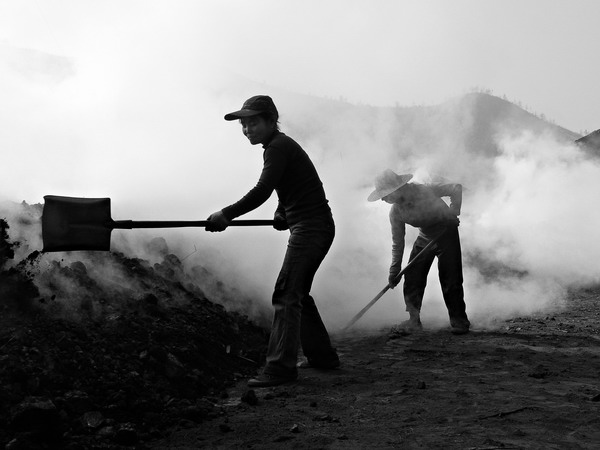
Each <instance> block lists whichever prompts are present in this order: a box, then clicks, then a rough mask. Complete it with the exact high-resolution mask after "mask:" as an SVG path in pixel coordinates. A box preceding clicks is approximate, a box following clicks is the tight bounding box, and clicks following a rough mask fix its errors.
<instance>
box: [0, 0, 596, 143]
mask: <svg viewBox="0 0 600 450" xmlns="http://www.w3.org/2000/svg"><path fill="white" fill-rule="evenodd" d="M599 16H600V2H598V1H596V0H451V1H449V0H414V1H408V0H396V1H391V0H377V1H371V0H303V1H287V0H253V1H245V0H230V1H227V2H223V1H211V0H203V1H167V0H164V1H156V0H140V1H127V0H125V1H123V0H119V1H105V0H103V1H88V0H66V1H65V0H57V1H52V0H49V1H42V0H38V1H33V0H0V43H5V44H9V45H14V46H19V47H27V48H33V49H39V50H44V51H47V52H50V53H53V54H57V55H63V56H68V57H72V58H75V59H76V60H78V61H79V63H80V64H81V60H87V59H92V60H96V61H102V62H103V63H105V64H106V65H105V66H104V67H96V74H97V79H96V83H97V86H98V89H99V91H100V92H102V91H103V90H104V89H109V88H108V86H107V84H110V83H114V82H118V81H117V80H118V79H119V78H120V77H126V76H127V74H128V72H130V70H132V67H133V68H134V69H136V68H137V69H139V68H140V67H141V66H143V65H144V64H145V63H146V58H148V57H151V55H153V54H154V55H155V56H156V57H164V55H165V54H168V55H171V57H172V58H174V59H176V58H178V57H180V56H182V55H187V57H188V58H189V60H190V64H191V65H193V64H197V63H199V61H200V60H201V61H202V63H201V64H202V67H203V71H204V74H205V75H206V76H210V74H211V72H212V73H221V71H222V70H224V69H225V70H230V71H233V72H236V73H239V74H241V75H243V76H245V77H248V78H251V79H255V80H258V81H264V82H265V83H267V84H272V85H276V86H281V87H285V88H288V89H290V90H293V91H297V92H301V93H310V94H315V95H319V96H327V97H332V98H340V97H341V98H344V99H347V100H349V101H351V102H361V103H366V104H372V105H394V104H396V103H398V104H400V105H407V106H409V105H412V104H435V103H439V102H441V101H444V100H446V99H448V98H450V97H452V96H456V95H459V94H461V93H464V92H465V91H467V90H469V89H471V88H472V87H475V86H478V87H483V88H486V89H491V90H492V91H493V93H495V94H497V95H499V96H502V95H506V96H507V98H509V99H510V100H514V101H520V102H522V104H523V106H527V107H529V108H530V109H531V110H532V111H534V112H537V113H543V114H545V115H546V117H548V118H549V119H551V120H553V121H555V122H556V123H557V124H558V125H561V126H563V127H566V128H568V129H570V130H572V131H575V132H579V131H582V130H589V131H593V130H595V129H597V128H600V90H598V89H597V80H598V79H600V67H599V63H598V61H597V50H598V42H600V27H598V23H597V18H598V17H599ZM111 63H112V64H111ZM165 63H166V64H169V61H168V60H167V61H165ZM188 69H189V70H190V72H193V68H192V67H189V68H188ZM176 70H185V67H183V66H178V67H176ZM160 81H161V80H155V82H156V84H155V89H156V90H157V91H161V90H166V89H168V88H169V86H168V85H167V82H168V80H167V79H164V80H162V81H165V84H163V85H161V83H160ZM99 95H100V94H99Z"/></svg>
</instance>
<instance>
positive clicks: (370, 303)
mask: <svg viewBox="0 0 600 450" xmlns="http://www.w3.org/2000/svg"><path fill="white" fill-rule="evenodd" d="M445 232H446V229H444V231H442V232H441V233H440V234H438V235H437V236H436V237H434V238H433V239H431V241H429V243H428V244H427V245H426V246H425V247H423V250H421V251H420V252H419V253H418V254H417V255H416V256H415V257H414V258H413V259H411V260H410V261H409V262H408V263H407V264H406V266H404V269H402V270H401V271H400V272H399V273H398V275H396V278H395V281H397V282H400V278H402V275H404V273H405V272H406V271H407V270H408V269H409V268H410V267H412V265H413V264H414V263H415V261H416V260H417V259H418V258H419V257H420V256H421V255H423V254H424V253H425V252H426V251H427V250H429V249H430V248H431V247H432V246H433V244H435V243H436V242H437V241H438V240H439V239H440V238H441V237H442V235H443V234H444V233H445ZM389 288H390V285H389V283H388V285H387V286H386V287H384V288H383V289H382V290H381V292H379V294H377V295H376V296H375V298H373V300H371V301H370V302H369V303H367V306H365V307H364V308H363V309H361V310H360V311H359V313H358V314H357V315H355V316H354V317H353V318H352V320H350V322H348V325H346V326H345V327H344V328H342V331H346V330H348V328H350V327H351V326H352V325H354V324H355V323H356V322H357V321H358V319H360V318H361V317H362V316H363V315H364V314H365V313H366V312H367V311H368V310H369V308H371V306H373V305H374V304H375V303H376V302H377V300H379V299H380V298H381V297H383V294H385V293H386V292H387V291H388V289H389Z"/></svg>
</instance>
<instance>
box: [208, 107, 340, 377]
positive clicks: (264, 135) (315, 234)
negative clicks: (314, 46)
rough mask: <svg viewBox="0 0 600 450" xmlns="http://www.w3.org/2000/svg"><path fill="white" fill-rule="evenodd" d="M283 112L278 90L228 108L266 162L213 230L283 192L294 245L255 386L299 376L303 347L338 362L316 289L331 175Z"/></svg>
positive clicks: (313, 356) (329, 220) (328, 240)
mask: <svg viewBox="0 0 600 450" xmlns="http://www.w3.org/2000/svg"><path fill="white" fill-rule="evenodd" d="M278 119H279V114H278V112H277V108H276V107H275V104H274V103H273V100H272V99H271V97H269V96H267V95H257V96H254V97H251V98H249V99H248V100H246V101H245V102H244V104H243V105H242V109H240V110H239V111H235V112H232V113H229V114H227V115H225V120H239V122H240V124H241V126H242V132H243V133H244V135H245V136H246V137H247V138H248V140H249V141H250V144H252V145H257V144H261V146H262V148H263V149H264V151H263V169H262V172H261V175H260V178H259V180H258V183H257V184H256V186H255V187H254V188H252V189H251V190H250V191H249V192H248V193H247V194H246V195H245V196H244V197H242V198H241V199H240V200H238V201H237V202H235V203H233V204H231V205H229V206H227V207H225V208H223V209H222V210H220V211H217V212H215V213H213V214H211V215H210V217H209V218H208V220H209V223H208V225H207V226H206V230H207V231H223V230H225V229H226V228H227V227H228V226H229V224H230V222H231V221H232V220H233V219H235V218H236V217H238V216H241V215H242V214H246V213H247V212H249V211H252V210H253V209H256V208H258V207H259V206H260V205H262V204H263V203H264V202H266V201H267V199H268V198H269V197H270V196H271V194H272V193H273V191H275V192H276V193H277V197H278V199H279V202H278V206H277V209H276V211H275V216H274V225H273V226H274V228H275V229H277V230H287V229H289V231H290V237H289V240H288V246H287V252H286V254H285V258H284V260H283V265H282V267H281V271H280V273H279V276H278V278H277V281H276V283H275V290H274V292H273V297H272V303H273V308H274V316H273V324H272V328H271V334H270V338H269V345H268V348H267V364H266V366H265V368H264V369H263V372H262V373H261V374H260V375H259V376H257V377H256V378H252V379H250V380H249V381H248V386H250V387H267V386H276V385H279V384H283V383H288V382H292V381H294V380H296V379H297V377H298V371H297V363H298V361H297V358H298V347H299V345H302V350H303V352H304V355H305V356H306V358H307V361H304V365H302V363H301V367H303V366H308V365H310V366H312V367H317V368H323V369H335V368H337V367H338V366H339V365H340V361H339V358H338V355H337V352H336V350H335V349H334V348H333V347H332V346H331V342H330V339H329V334H328V332H327V330H326V328H325V325H324V324H323V321H322V320H321V316H320V314H319V311H318V309H317V306H316V304H315V301H314V299H313V298H312V296H311V295H310V290H311V286H312V282H313V278H314V276H315V273H316V272H317V269H318V268H319V266H320V264H321V262H322V261H323V259H324V258H325V255H326V254H327V252H328V251H329V248H330V247H331V244H332V242H333V238H334V235H335V225H334V222H333V217H332V215H331V209H330V207H329V202H328V200H327V199H326V197H325V191H324V189H323V183H322V182H321V179H320V178H319V175H318V174H317V171H316V169H315V166H314V165H313V163H312V161H311V160H310V158H309V156H308V154H307V153H306V152H305V151H304V150H303V149H302V147H300V145H298V143H297V142H296V141H294V140H293V139H292V138H290V137H288V136H286V135H285V134H283V133H282V132H281V131H279V125H278Z"/></svg>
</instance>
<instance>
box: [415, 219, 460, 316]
mask: <svg viewBox="0 0 600 450" xmlns="http://www.w3.org/2000/svg"><path fill="white" fill-rule="evenodd" d="M428 243H429V240H428V239H426V238H424V237H422V236H419V237H418V238H417V240H416V241H415V243H414V245H413V248H412V251H411V253H410V259H411V260H412V259H413V258H414V257H415V256H416V255H417V254H418V253H419V252H420V251H421V250H423V248H424V247H425V246H426V245H427V244H428ZM436 256H437V258H438V272H439V278H440V284H441V287H442V294H443V296H444V302H445V303H446V308H447V309H448V315H449V317H450V324H451V325H452V326H469V319H468V318H467V313H466V306H465V300H464V290H463V272H462V253H461V249H460V238H459V235H458V228H454V227H450V228H448V230H447V231H446V232H445V233H444V234H443V235H442V237H441V238H440V239H439V240H438V241H437V242H436V243H435V244H434V245H433V247H431V248H430V249H429V250H428V251H427V252H425V254H424V255H421V256H420V257H419V259H417V261H416V262H415V263H414V265H413V266H412V267H411V268H410V269H409V270H407V271H406V273H405V274H404V302H405V303H406V310H407V311H408V312H411V311H413V312H419V311H421V305H422V304H423V295H424V294H425V286H426V285H427V275H428V273H429V269H430V268H431V265H432V264H433V260H434V258H435V257H436Z"/></svg>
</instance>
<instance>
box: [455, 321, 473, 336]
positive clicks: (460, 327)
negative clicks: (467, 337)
mask: <svg viewBox="0 0 600 450" xmlns="http://www.w3.org/2000/svg"><path fill="white" fill-rule="evenodd" d="M450 327H451V328H450V332H451V333H452V334H467V333H468V332H469V328H470V327H471V323H470V322H469V320H467V319H462V320H450Z"/></svg>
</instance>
